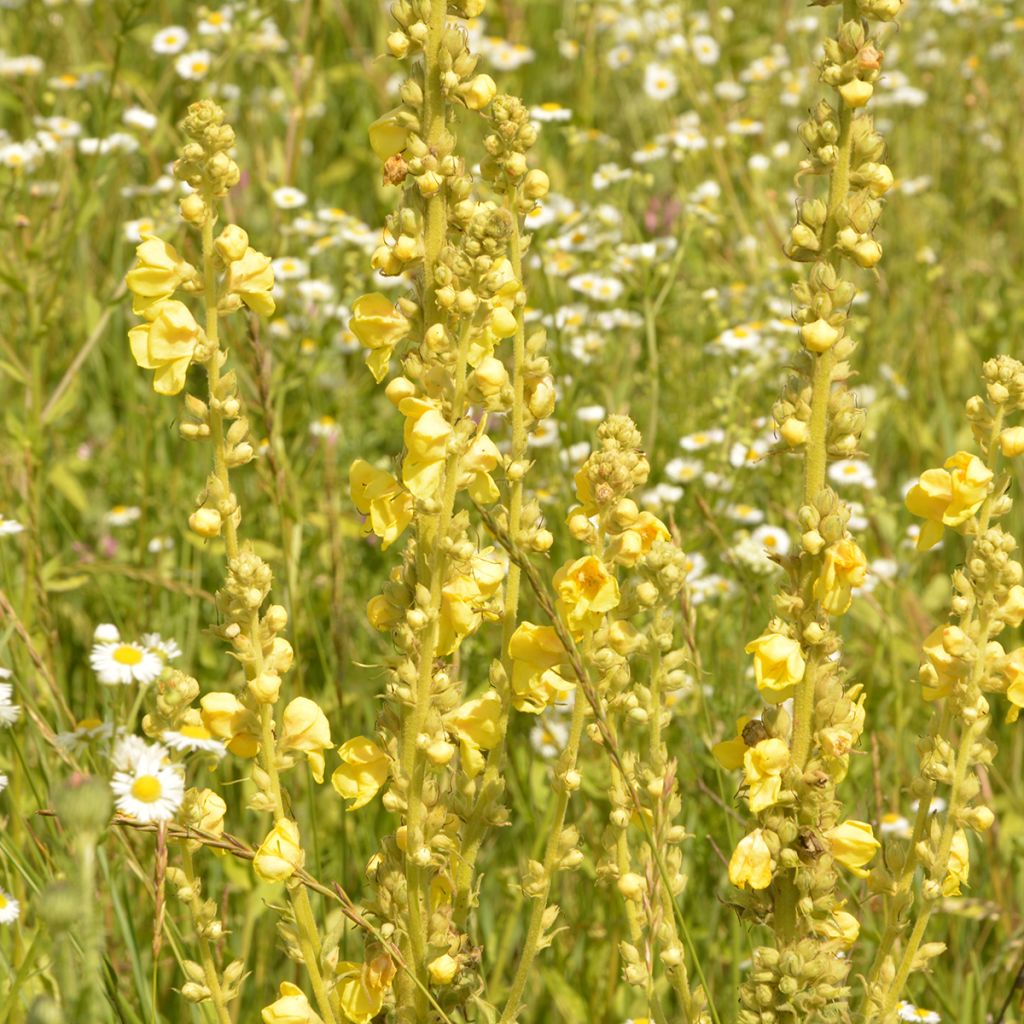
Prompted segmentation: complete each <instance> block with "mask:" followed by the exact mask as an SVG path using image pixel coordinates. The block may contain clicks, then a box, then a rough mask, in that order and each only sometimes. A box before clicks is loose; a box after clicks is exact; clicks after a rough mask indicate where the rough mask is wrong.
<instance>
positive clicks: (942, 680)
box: [921, 626, 969, 700]
mask: <svg viewBox="0 0 1024 1024" xmlns="http://www.w3.org/2000/svg"><path fill="white" fill-rule="evenodd" d="M968 644H969V641H968V639H967V636H966V634H965V633H964V631H963V630H962V629H961V628H960V627H959V626H936V627H935V629H933V630H932V631H931V632H930V633H929V634H928V636H926V637H925V640H924V643H923V644H922V645H921V650H922V652H923V653H924V656H925V658H926V659H927V665H925V666H924V667H923V668H922V670H921V683H922V692H923V694H924V698H925V700H939V699H941V698H943V697H948V696H949V691H950V689H951V687H952V686H953V685H954V684H955V683H956V682H957V680H959V679H961V678H963V676H964V673H965V672H966V671H967V666H966V664H965V662H964V659H963V656H964V654H966V653H967V651H968V650H969V647H968Z"/></svg>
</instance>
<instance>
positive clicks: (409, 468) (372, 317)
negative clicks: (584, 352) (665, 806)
mask: <svg viewBox="0 0 1024 1024" xmlns="http://www.w3.org/2000/svg"><path fill="white" fill-rule="evenodd" d="M482 7H483V4H482V3H479V2H476V0H461V2H458V3H448V2H446V0H398V2H396V3H395V4H393V5H392V8H391V10H392V15H393V17H394V19H395V23H396V25H395V29H394V31H393V32H392V33H391V34H390V35H389V36H388V48H389V50H390V53H391V55H392V56H393V57H395V58H397V59H398V60H400V61H403V62H405V63H406V64H407V66H408V75H407V77H406V79H405V81H404V83H403V84H402V87H401V90H400V95H401V100H402V105H401V106H400V107H399V108H398V109H396V110H394V111H391V112H390V113H388V114H386V115H384V116H383V117H382V118H380V119H379V120H378V121H376V122H375V123H374V124H373V125H372V126H371V129H370V140H371V144H372V146H373V148H374V151H375V152H376V153H377V155H378V156H379V157H380V158H381V160H382V161H383V162H384V179H385V181H386V182H387V183H389V184H392V185H398V186H401V187H402V200H401V204H400V207H399V209H398V210H397V211H396V212H395V213H393V214H392V215H391V216H390V217H389V218H388V226H387V228H386V231H385V237H384V241H383V242H382V244H381V245H380V246H379V247H378V248H377V250H376V252H375V253H374V254H373V257H372V264H373V267H374V268H375V269H376V270H377V271H379V272H380V273H382V274H385V275H388V276H398V275H405V276H406V277H407V278H408V279H409V280H410V281H411V282H412V286H413V287H412V293H411V294H410V295H408V296H406V297H404V298H402V299H401V300H400V301H399V302H398V303H397V304H396V303H393V302H391V300H389V299H387V298H386V297H385V296H383V295H381V294H377V293H375V294H371V295H364V296H363V297H362V298H360V299H358V300H357V301H356V302H355V303H354V305H353V309H352V312H353V317H352V321H351V327H352V330H353V332H354V333H355V335H356V336H357V337H358V338H359V339H360V341H361V342H362V343H363V344H364V345H365V346H366V347H367V348H368V349H369V356H368V359H367V365H368V366H369V369H370V371H371V373H372V374H373V376H374V378H375V380H376V381H377V382H378V383H383V382H384V380H385V378H387V377H388V375H389V372H390V368H391V363H392V360H393V359H396V358H397V361H398V362H399V363H400V366H401V372H400V373H399V374H396V375H395V376H393V377H391V379H390V380H389V381H388V383H387V385H386V388H385V392H386V395H387V397H388V399H389V400H390V401H391V403H392V404H393V405H394V406H395V407H396V409H397V410H398V412H399V413H400V414H401V416H402V417H403V419H404V428H403V441H404V451H403V453H402V456H401V466H400V469H399V470H398V472H397V474H395V473H392V472H391V470H390V468H386V467H379V466H374V465H372V464H370V463H369V462H367V461H365V460H357V461H356V462H355V463H354V464H353V466H352V468H351V472H350V485H351V492H352V498H353V501H354V503H355V505H356V507H357V508H358V510H359V511H360V512H361V513H362V514H363V515H364V516H365V517H366V520H365V527H366V531H367V532H368V533H373V534H376V535H377V536H378V537H379V538H380V540H381V542H382V547H384V548H386V547H388V546H390V545H391V544H392V543H394V542H395V541H396V540H397V539H398V538H399V537H400V536H401V535H402V534H403V533H404V532H405V531H406V529H407V528H408V527H409V525H410V523H412V524H413V530H412V532H411V536H410V537H409V539H408V541H407V542H406V545H405V549H404V552H403V556H402V561H401V564H400V565H398V566H396V567H395V568H394V569H393V570H392V572H391V579H390V582H389V583H388V584H387V586H386V587H385V588H384V591H383V593H381V594H380V595H379V596H377V597H375V598H373V599H372V600H371V601H370V603H369V606H368V615H369V618H370V621H371V623H372V624H373V625H374V626H375V627H376V628H377V629H380V630H383V631H388V632H390V634H391V636H392V639H393V642H394V646H395V655H394V657H393V659H392V660H391V662H390V664H389V666H388V683H387V691H386V697H387V703H386V706H385V710H384V712H383V713H382V715H381V716H380V719H379V721H378V723H377V735H376V736H375V737H373V738H371V737H352V738H350V739H349V740H348V741H347V742H346V743H345V744H344V745H343V746H342V748H341V757H342V762H343V763H342V765H341V767H340V768H339V769H337V771H336V772H335V773H334V776H333V780H332V781H333V783H334V786H335V788H336V789H337V790H338V792H339V793H340V794H341V795H342V796H343V797H345V798H347V799H349V800H350V801H351V802H350V805H349V809H350V810H356V809H358V808H359V807H360V806H363V805H365V804H366V803H367V802H368V801H369V800H370V799H372V798H373V796H374V795H375V793H376V792H377V790H378V789H380V788H381V787H383V786H385V785H386V787H387V788H386V792H385V794H384V797H383V800H384V805H385V807H386V809H387V810H388V811H390V812H392V813H394V814H395V815H397V817H398V823H397V827H396V829H395V830H394V832H393V833H392V834H391V835H390V836H389V837H387V838H386V839H385V840H384V841H383V843H382V846H381V849H380V852H379V854H378V855H377V856H375V857H374V859H373V861H372V862H371V864H370V868H369V873H370V875H371V878H372V879H373V881H374V882H375V885H376V899H375V900H374V901H373V903H372V905H371V908H372V910H373V912H374V914H375V916H376V917H377V918H379V921H380V924H381V934H382V935H385V936H386V937H387V938H388V939H390V940H393V941H395V942H396V943H397V945H398V947H399V948H400V950H401V953H402V959H403V963H404V964H405V966H406V967H407V970H406V971H403V972H401V973H400V974H399V975H398V977H397V979H396V984H395V986H394V1001H395V1007H396V1011H397V1019H398V1020H400V1021H403V1022H412V1021H420V1020H426V1019H429V1014H431V1013H433V1012H434V1011H433V1010H432V1009H430V1004H433V1005H434V1006H435V1007H441V1008H443V1009H444V1010H445V1011H448V1010H451V1009H454V1008H457V1007H461V1006H463V1005H465V1004H466V1003H467V1001H468V1000H469V999H471V998H476V999H480V998H481V997H480V996H479V992H480V990H481V988H482V984H481V979H480V974H479V961H480V950H479V948H478V947H477V946H476V945H475V941H474V937H473V935H472V929H471V922H470V913H471V910H472V908H473V906H474V905H475V899H476V889H475V886H476V881H475V875H474V870H475V864H476V859H477V855H478V853H479V850H480V845H481V842H482V840H483V838H484V835H485V832H486V830H487V829H488V827H490V826H492V825H495V824H499V823H501V822H503V821H504V820H505V817H506V814H507V812H506V811H505V809H504V807H503V806H502V805H501V802H500V797H501V793H502V789H503V782H502V763H503V757H504V749H503V748H504V740H505V735H506V730H507V727H508V720H509V716H510V714H511V712H512V710H513V707H515V708H517V709H519V710H521V711H531V712H534V713H537V712H539V711H540V710H542V708H543V707H544V706H546V702H545V701H541V702H540V703H536V702H529V703H524V700H523V699H520V696H521V695H518V694H517V693H516V691H515V687H514V681H513V669H512V655H511V653H510V650H511V645H512V638H513V635H514V633H515V631H516V624H517V615H518V611H517V609H518V601H519V590H520V570H519V568H518V567H516V566H511V567H509V566H508V563H507V560H506V559H505V557H504V556H503V554H502V553H501V552H499V551H498V550H497V549H496V548H495V547H494V545H493V544H488V543H486V542H485V541H484V540H483V534H484V531H483V530H482V529H481V525H480V521H479V518H478V516H477V515H476V513H475V508H476V507H481V508H482V507H485V506H496V507H495V511H494V512H493V515H494V516H495V518H496V520H497V521H498V522H499V523H500V524H501V527H502V528H503V529H504V530H506V531H507V532H508V533H509V534H510V535H511V536H512V537H513V538H514V541H515V543H516V544H517V545H519V546H520V547H522V548H523V549H525V550H527V551H534V552H543V551H546V550H547V549H548V548H549V547H550V545H551V543H552V540H553V538H552V535H551V533H550V532H549V531H547V530H546V529H544V527H543V525H542V521H541V517H540V511H539V508H538V506H537V504H536V502H534V501H530V500H528V499H527V498H526V496H525V493H524V484H523V481H524V477H525V475H526V472H527V470H528V468H529V462H528V460H527V457H526V445H527V433H528V431H529V430H530V429H531V428H532V426H533V425H534V423H535V422H536V421H538V420H539V419H541V418H543V417H545V416H547V415H549V414H550V412H551V409H552V407H553V403H554V387H553V385H552V382H551V377H550V372H549V368H548V364H547V360H546V359H545V358H544V356H543V344H544V338H543V334H542V333H538V334H536V335H534V336H532V337H530V338H527V336H526V332H525V327H524V322H523V309H524V305H525V293H524V291H523V283H522V260H523V251H524V249H525V247H526V244H527V241H528V240H527V238H526V237H524V236H523V234H522V230H521V228H522V218H523V216H524V215H525V214H527V213H528V212H530V210H531V209H532V208H533V206H534V203H535V201H536V200H537V199H539V198H541V197H542V196H543V195H544V194H545V193H546V191H547V187H548V185H547V177H546V175H544V174H543V172H541V171H537V170H529V169H528V167H527V161H526V151H527V150H528V149H529V147H530V146H531V145H532V144H533V142H534V140H535V138H536V129H535V128H534V127H533V126H532V125H531V124H530V121H529V117H528V114H527V111H526V108H525V107H524V106H523V104H522V103H521V102H520V101H519V100H517V99H516V98H514V97H511V96H499V95H498V94H497V89H496V86H495V84H494V82H493V80H492V79H491V78H490V77H489V76H487V75H483V74H477V73H476V64H477V59H476V57H475V56H474V55H473V54H472V53H471V52H470V51H469V49H468V46H467V35H466V30H465V27H464V26H463V25H462V24H461V23H460V21H459V19H462V18H467V17H475V16H476V15H478V14H479V13H480V11H481V9H482ZM466 110H468V111H472V112H478V113H479V114H480V115H481V116H482V117H483V118H485V119H486V121H487V132H486V137H485V148H486V155H485V157H484V159H483V160H482V161H481V170H482V176H483V179H484V180H483V181H482V182H475V181H474V179H473V177H472V176H471V174H469V173H468V171H467V168H466V161H465V159H464V158H463V157H462V156H461V155H460V153H459V151H458V148H457V139H456V136H455V133H454V129H455V127H456V120H457V115H458V113H459V112H460V111H466ZM485 185H486V186H489V187H490V197H488V198H478V195H479V194H480V192H481V190H482V189H483V188H484V186H485ZM509 342H510V343H511V344H510V347H511V353H509V354H510V355H511V371H510V369H509V367H508V366H506V357H505V354H504V353H503V351H502V349H503V348H505V347H506V345H507V343H509ZM494 414H501V415H502V416H504V417H505V418H506V419H507V420H508V421H510V423H511V439H510V445H509V447H508V450H507V452H506V453H505V454H502V453H501V452H499V449H498V447H497V445H496V444H495V442H494V441H493V440H492V439H491V437H490V436H489V435H488V433H487V428H488V419H489V417H490V416H492V415H494ZM499 483H501V484H503V485H504V486H503V487H502V486H499ZM488 514H491V513H488ZM489 623H498V624H500V640H499V639H498V638H497V637H496V638H495V639H496V640H498V642H499V643H500V648H499V650H500V655H499V657H497V658H495V659H494V660H493V661H492V663H491V668H490V673H489V682H488V683H487V684H486V685H485V686H484V687H483V688H480V687H477V686H474V685H472V684H471V683H468V682H467V681H466V680H464V679H463V678H461V673H460V672H459V671H458V670H457V667H456V666H457V665H459V664H460V661H459V660H458V654H459V651H460V648H461V647H462V645H463V643H464V642H465V641H466V639H467V638H468V637H471V636H474V635H475V634H477V633H478V632H480V631H481V630H482V628H483V627H484V626H485V625H487V624H489ZM492 642H493V641H492ZM522 696H524V697H526V696H529V695H522ZM467 698H468V699H467ZM375 952H376V951H375V949H374V948H372V947H371V948H370V949H369V950H368V954H367V956H368V958H371V957H372V956H373V955H374V954H375ZM387 998H389V999H390V998H391V996H390V994H389V995H388V996H387ZM381 1005H382V1004H381V1002H379V1001H378V1003H377V1004H376V1009H375V1010H374V1012H377V1011H378V1010H379V1009H380V1007H381ZM366 1019H369V1017H367V1018H366Z"/></svg>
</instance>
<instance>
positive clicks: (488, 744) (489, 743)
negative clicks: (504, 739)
mask: <svg viewBox="0 0 1024 1024" xmlns="http://www.w3.org/2000/svg"><path fill="white" fill-rule="evenodd" d="M445 724H446V725H447V726H448V728H449V729H451V731H452V732H453V733H455V735H456V736H458V738H459V748H460V750H461V753H462V767H463V768H464V769H465V772H466V775H468V776H469V778H471V779H475V778H476V777H477V776H478V775H479V774H480V772H481V771H483V767H484V758H483V754H482V753H481V751H484V750H493V749H494V748H495V747H496V746H497V745H498V743H499V742H500V741H501V728H500V724H501V698H500V697H499V696H498V695H497V694H496V693H495V692H494V690H488V691H487V693H486V694H484V696H483V697H478V698H476V699H475V700H468V701H466V703H465V704H463V705H462V706H461V707H460V708H458V709H457V710H456V711H453V712H452V713H451V714H450V715H448V716H447V718H446V719H445Z"/></svg>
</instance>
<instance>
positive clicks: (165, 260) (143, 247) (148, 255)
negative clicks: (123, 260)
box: [124, 235, 198, 316]
mask: <svg viewBox="0 0 1024 1024" xmlns="http://www.w3.org/2000/svg"><path fill="white" fill-rule="evenodd" d="M135 255H136V257H137V258H138V263H137V264H136V265H135V266H134V267H132V269H131V270H129V271H128V273H127V274H125V276H124V281H125V284H126V285H127V286H128V290H129V291H130V292H131V293H132V296H133V299H132V311H133V312H134V313H136V314H137V315H140V316H141V315H144V314H145V311H146V310H147V309H148V308H149V307H150V306H152V305H154V304H155V303H158V302H163V301H164V299H169V298H170V297H171V296H172V295H173V294H174V293H175V292H176V291H177V290H178V288H180V287H181V286H182V285H183V284H185V283H186V282H188V281H192V280H195V278H196V277H197V276H198V272H197V271H196V268H195V267H193V266H192V264H191V263H189V262H188V260H183V259H182V258H181V257H180V256H179V255H178V253H177V250H176V249H175V248H174V246H172V245H168V244H167V242H165V241H164V240H163V239H161V238H157V237H156V235H145V236H143V239H142V242H141V244H140V245H138V246H137V247H136V249H135Z"/></svg>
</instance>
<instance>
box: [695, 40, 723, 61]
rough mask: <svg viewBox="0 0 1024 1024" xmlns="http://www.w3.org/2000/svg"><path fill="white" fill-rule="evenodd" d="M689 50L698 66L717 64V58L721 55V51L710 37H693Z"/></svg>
mask: <svg viewBox="0 0 1024 1024" xmlns="http://www.w3.org/2000/svg"><path fill="white" fill-rule="evenodd" d="M691 49H692V51H693V56H694V59H695V60H696V61H697V63H698V64H703V65H705V66H710V65H712V64H717V63H718V57H719V54H720V53H721V49H720V48H719V45H718V43H717V42H716V41H715V40H714V39H712V38H711V36H705V35H697V36H694V37H693V45H692V47H691Z"/></svg>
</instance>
